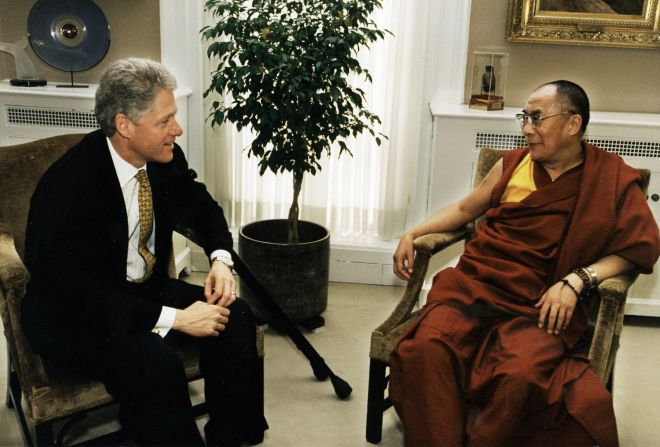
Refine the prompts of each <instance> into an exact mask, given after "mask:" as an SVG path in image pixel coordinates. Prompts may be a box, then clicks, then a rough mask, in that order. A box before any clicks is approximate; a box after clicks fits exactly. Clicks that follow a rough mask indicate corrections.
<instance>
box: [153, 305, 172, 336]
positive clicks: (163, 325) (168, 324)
mask: <svg viewBox="0 0 660 447" xmlns="http://www.w3.org/2000/svg"><path fill="white" fill-rule="evenodd" d="M175 318H176V309H175V308H173V307H169V306H163V307H162V309H161V310H160V317H158V321H156V326H155V327H154V328H153V329H152V330H151V332H153V333H155V334H158V335H160V336H161V337H163V338H165V336H166V335H167V333H168V332H169V331H170V329H172V326H174V319H175Z"/></svg>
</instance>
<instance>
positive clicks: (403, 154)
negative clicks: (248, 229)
mask: <svg viewBox="0 0 660 447" xmlns="http://www.w3.org/2000/svg"><path fill="white" fill-rule="evenodd" d="M428 11H429V2H428V0H427V1H414V2H411V1H406V0H384V1H383V8H382V9H381V10H378V11H376V12H375V15H374V19H375V20H376V22H377V23H378V25H379V26H380V27H381V28H385V29H388V30H390V31H391V32H392V33H393V34H394V36H390V35H387V37H386V38H385V39H384V40H381V41H379V42H377V43H376V44H374V45H373V46H372V47H371V48H370V49H368V50H364V51H363V52H362V54H360V60H361V61H362V65H363V67H365V68H368V70H369V71H370V73H371V75H372V77H373V83H372V84H364V85H359V84H361V82H360V81H359V80H355V82H354V84H355V85H359V86H360V87H361V88H363V90H364V91H365V93H366V96H367V107H368V108H369V109H370V110H371V111H372V112H374V113H376V114H377V115H378V116H379V117H380V118H381V120H382V127H381V128H380V129H378V130H379V131H381V132H383V133H384V134H386V135H388V137H389V140H387V139H383V142H382V144H381V145H380V146H378V145H377V144H376V142H375V141H374V139H373V137H371V135H369V134H366V135H363V136H359V137H358V138H355V139H351V140H348V141H347V145H348V147H349V148H350V150H351V152H352V153H353V157H350V156H348V155H346V154H344V155H342V157H341V158H339V157H338V155H337V154H338V153H339V150H336V151H334V152H333V155H331V157H330V158H327V157H324V158H323V159H322V161H321V164H322V167H323V168H322V170H321V171H320V172H317V174H316V175H315V176H312V175H309V174H306V175H305V178H304V183H303V188H302V192H301V200H300V216H301V218H302V219H305V220H309V221H313V222H316V223H319V224H321V225H324V226H325V227H326V228H328V229H329V230H330V232H331V235H332V240H333V241H334V242H335V243H347V244H351V245H353V244H355V245H360V244H372V243H377V241H381V240H389V239H391V238H394V237H397V236H399V235H400V234H401V233H402V232H403V230H404V226H405V222H406V212H407V206H408V203H409V201H410V197H411V195H412V194H414V193H415V191H414V185H415V179H414V176H415V171H416V167H417V165H416V163H417V152H418V145H419V144H418V142H419V129H420V127H419V123H420V114H421V113H422V110H423V108H422V107H420V104H421V102H422V101H423V98H422V89H423V80H424V79H423V75H424V69H423V67H424V66H423V64H424V55H425V53H426V45H425V40H426V36H427V26H428V16H427V14H428ZM205 20H206V21H208V22H210V21H211V20H212V18H211V17H210V15H209V14H208V13H207V16H206V17H205ZM206 65H207V66H206V67H205V70H204V72H205V73H207V75H206V76H207V79H206V80H205V82H206V84H205V85H208V83H209V78H210V72H211V71H212V70H213V69H214V68H215V64H214V63H213V61H208V60H206ZM214 99H215V98H207V101H206V104H205V110H209V104H210V101H212V100H214ZM251 138H252V136H251V134H250V132H249V130H242V131H240V132H239V131H237V130H236V128H235V127H234V126H233V125H232V124H227V125H224V126H222V127H218V126H216V128H215V129H211V126H206V135H205V142H206V143H205V144H206V146H207V147H206V150H207V152H208V151H214V153H215V172H216V174H215V178H216V182H215V186H216V191H215V192H216V197H217V198H218V200H219V202H220V203H221V205H222V206H223V208H224V209H225V215H226V216H227V219H228V221H229V224H230V226H231V227H234V228H236V227H240V226H242V225H245V224H246V223H249V222H253V221H255V220H262V219H272V218H286V216H287V213H288V209H289V206H290V203H291V199H292V194H293V192H292V179H291V175H290V174H288V173H286V174H278V175H274V174H272V173H271V172H267V173H265V174H264V175H263V176H260V175H259V169H258V167H257V160H256V159H255V158H254V157H248V156H247V147H248V146H249V143H250V141H251ZM337 149H338V148H337Z"/></svg>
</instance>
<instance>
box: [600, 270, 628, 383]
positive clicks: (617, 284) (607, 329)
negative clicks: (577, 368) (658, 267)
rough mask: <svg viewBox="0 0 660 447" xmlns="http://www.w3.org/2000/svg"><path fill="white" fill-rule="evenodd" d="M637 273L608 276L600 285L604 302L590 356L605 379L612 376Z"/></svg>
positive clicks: (601, 300)
mask: <svg viewBox="0 0 660 447" xmlns="http://www.w3.org/2000/svg"><path fill="white" fill-rule="evenodd" d="M636 277H637V274H636V273H626V274H623V275H618V276H614V277H612V278H609V279H606V280H605V281H603V282H602V283H600V285H599V286H598V295H599V296H600V305H599V307H598V316H597V319H596V324H595V328H594V334H593V338H592V340H591V347H590V349H589V359H590V361H591V367H592V368H593V370H594V371H595V372H596V374H597V375H598V377H599V378H600V380H601V381H602V382H605V381H606V380H607V378H608V377H609V375H610V372H611V370H612V366H613V364H614V356H613V355H610V352H613V353H615V352H616V349H617V346H613V345H614V344H618V342H619V336H620V335H621V330H622V328H623V314H624V307H625V304H626V296H627V295H628V289H629V288H630V286H631V285H632V283H633V282H634V281H635V278H636Z"/></svg>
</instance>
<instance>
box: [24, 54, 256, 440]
mask: <svg viewBox="0 0 660 447" xmlns="http://www.w3.org/2000/svg"><path fill="white" fill-rule="evenodd" d="M175 88H176V81H175V79H174V77H173V76H172V75H171V73H169V72H168V71H167V70H166V69H165V68H164V67H163V66H162V65H161V64H159V63H157V62H154V61H150V60H145V59H126V60H120V61H116V62H114V63H112V64H111V65H110V66H109V67H108V69H107V70H106V72H105V73H104V75H103V76H102V78H101V81H100V84H99V87H98V90H97V93H96V107H95V113H96V117H97V119H98V122H99V125H100V127H101V130H99V131H95V132H92V133H90V134H88V135H87V136H85V138H84V139H83V140H82V141H81V142H80V143H79V144H78V145H77V146H75V147H73V148H71V149H70V150H69V151H67V153H66V154H65V155H64V156H62V158H60V159H59V160H58V161H56V162H55V163H54V164H53V165H52V166H51V167H50V168H49V169H48V170H47V171H46V173H45V174H44V175H43V177H42V179H41V180H40V182H39V185H38V186H37V188H36V190H35V193H34V195H33V197H32V201H31V204H30V214H29V217H28V225H27V234H26V265H27V267H28V270H29V271H30V275H31V279H30V281H29V283H28V287H27V293H26V297H25V299H24V302H23V307H22V319H23V325H24V328H25V334H26V337H27V338H28V340H29V342H30V344H31V345H32V347H33V348H34V350H35V351H36V352H38V353H39V354H41V355H42V357H43V358H44V359H45V360H46V361H47V362H53V363H57V364H58V365H60V366H63V367H65V368H68V369H70V370H73V371H75V372H78V373H80V374H83V375H85V376H88V377H92V378H95V379H98V380H101V381H102V382H103V383H104V384H105V386H106V388H107V389H108V391H109V392H110V393H111V394H112V395H113V396H114V397H115V398H116V399H117V400H118V401H119V403H120V420H121V423H122V426H123V427H124V428H125V429H126V430H127V431H128V433H129V434H130V435H131V437H132V438H133V439H134V440H135V441H136V442H137V443H139V444H142V445H186V446H190V445H204V442H203V440H202V437H201V435H200V433H199V431H198V430H197V427H196V425H195V419H194V416H193V413H192V406H191V402H190V397H189V395H188V389H187V384H186V379H185V373H184V370H183V367H182V363H181V361H180V360H179V358H178V357H177V356H176V354H175V352H174V349H173V346H175V345H177V344H182V343H183V344H189V345H190V344H194V345H195V346H198V347H199V351H200V368H201V370H202V373H203V374H204V377H205V395H206V401H207V403H208V405H209V416H210V418H209V422H208V423H207V425H206V426H205V432H206V438H207V443H209V444H215V445H222V446H225V445H230V446H233V445H241V444H242V443H244V442H258V441H260V439H262V438H263V431H264V430H265V429H266V428H267V425H266V422H265V420H264V418H263V416H262V414H261V413H260V411H259V408H258V402H259V396H256V395H255V391H256V390H258V389H259V387H258V386H257V382H256V380H257V374H256V361H257V353H256V347H255V326H254V321H253V319H252V315H251V313H250V309H249V307H248V306H247V305H246V304H245V303H244V302H242V301H240V300H236V294H235V286H236V284H235V281H234V278H233V276H232V272H231V267H232V265H233V264H232V259H231V255H230V254H229V252H227V251H226V250H224V249H228V248H230V247H231V246H232V236H231V233H230V232H229V230H228V226H227V222H226V220H225V218H224V215H223V212H222V209H221V208H220V207H219V206H218V204H217V203H216V202H215V201H214V200H213V199H212V198H211V196H210V195H209V193H208V192H207V191H206V188H205V187H204V185H202V184H201V183H198V182H195V181H194V180H193V177H192V176H191V175H190V171H189V169H188V165H187V163H186V160H185V158H184V155H183V152H182V151H181V148H180V147H179V146H178V145H177V144H176V143H175V140H176V137H178V136H180V135H181V134H182V133H183V131H182V129H181V127H180V126H179V123H178V122H177V120H176V118H175V115H176V112H177V108H176V103H175V101H174V96H173V91H174V89H175ZM174 228H177V229H179V228H185V229H187V230H188V231H190V232H192V233H194V234H195V235H196V236H197V240H196V242H198V243H199V244H200V245H201V246H202V247H203V248H204V250H205V252H206V254H207V255H208V256H209V259H210V262H211V266H210V271H209V274H208V276H207V278H206V280H205V282H204V287H203V288H202V287H199V286H193V285H190V284H186V283H184V282H182V281H179V280H174V279H170V278H168V275H167V270H168V269H167V267H168V260H169V257H170V253H171V251H172V231H173V229H174Z"/></svg>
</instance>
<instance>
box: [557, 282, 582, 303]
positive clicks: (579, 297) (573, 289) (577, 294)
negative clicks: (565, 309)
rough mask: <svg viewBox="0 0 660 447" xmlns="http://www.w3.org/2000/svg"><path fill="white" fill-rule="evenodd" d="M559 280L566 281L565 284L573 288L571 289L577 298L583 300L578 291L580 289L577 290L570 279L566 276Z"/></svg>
mask: <svg viewBox="0 0 660 447" xmlns="http://www.w3.org/2000/svg"><path fill="white" fill-rule="evenodd" d="M559 281H560V282H562V283H564V285H565V286H568V288H569V289H571V290H572V291H573V293H574V294H575V298H577V299H578V301H582V297H581V296H580V294H579V293H578V291H577V290H575V287H573V284H571V283H570V281H569V280H568V279H564V278H562V279H560V280H559Z"/></svg>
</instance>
